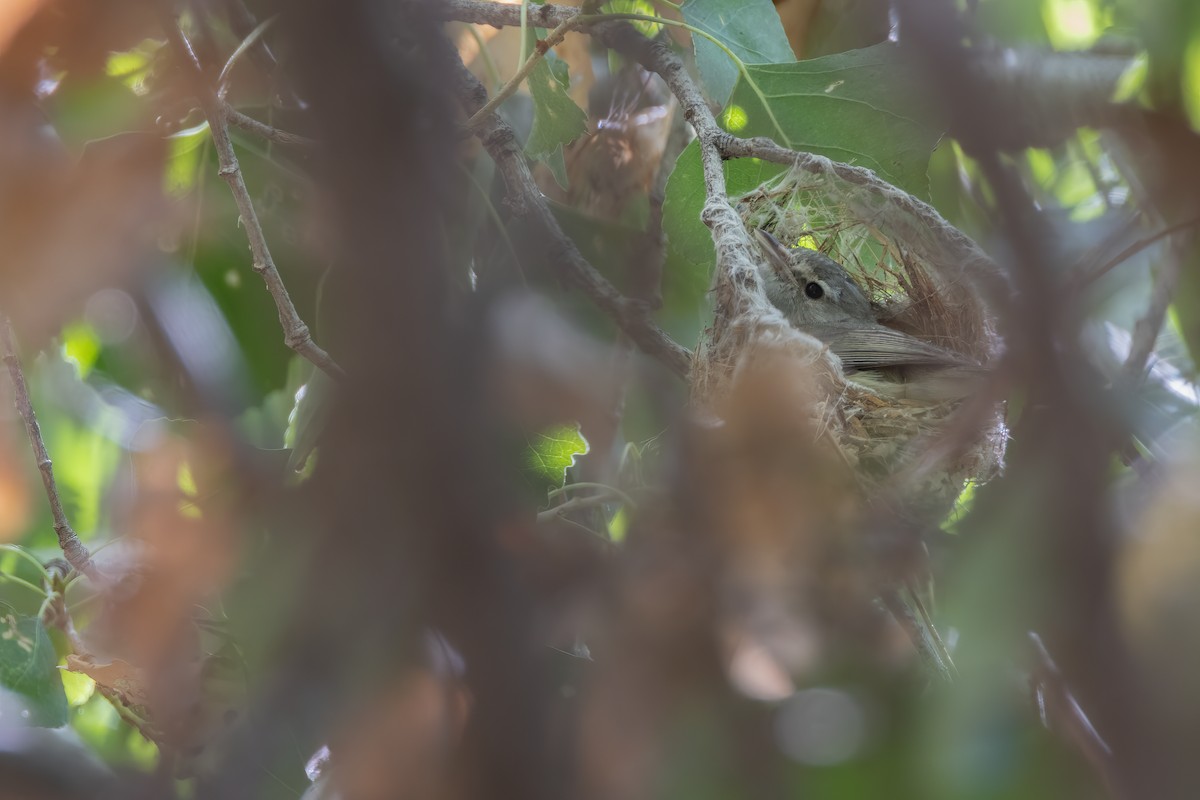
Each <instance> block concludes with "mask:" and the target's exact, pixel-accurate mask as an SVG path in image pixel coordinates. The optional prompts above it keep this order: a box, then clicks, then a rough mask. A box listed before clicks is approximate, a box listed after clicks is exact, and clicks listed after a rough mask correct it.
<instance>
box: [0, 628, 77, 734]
mask: <svg viewBox="0 0 1200 800" xmlns="http://www.w3.org/2000/svg"><path fill="white" fill-rule="evenodd" d="M57 663H58V658H57V657H56V656H55V654H54V645H53V644H52V643H51V642H50V637H49V636H48V635H47V633H46V629H45V628H44V627H42V623H41V622H40V621H39V620H38V619H37V618H36V617H25V616H18V615H17V614H15V613H14V612H12V611H11V610H9V609H7V608H3V607H0V689H3V690H7V694H8V698H9V699H10V700H15V701H16V703H17V704H18V705H19V706H20V709H19V711H18V715H19V717H20V721H21V722H22V723H25V724H28V725H36V726H39V727H44V728H57V727H59V726H61V725H66V724H67V694H66V692H65V691H63V683H62V677H61V676H60V675H59V673H58V667H57V666H56V665H57ZM3 694H5V692H0V696H2V695H3ZM5 710H6V711H7V710H8V708H7V703H6V704H5Z"/></svg>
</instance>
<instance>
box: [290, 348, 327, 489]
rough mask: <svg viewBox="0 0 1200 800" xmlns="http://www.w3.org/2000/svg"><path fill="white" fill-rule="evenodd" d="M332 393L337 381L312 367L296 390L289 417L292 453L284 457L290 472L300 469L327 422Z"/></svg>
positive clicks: (313, 448)
mask: <svg viewBox="0 0 1200 800" xmlns="http://www.w3.org/2000/svg"><path fill="white" fill-rule="evenodd" d="M336 392H337V384H336V383H335V382H334V380H333V378H331V377H329V376H328V375H326V374H325V373H324V372H323V371H321V370H319V369H314V370H313V371H312V374H311V375H310V376H309V378H308V382H307V383H306V384H305V385H304V391H303V392H297V393H296V395H295V397H296V398H298V399H297V400H296V406H295V409H294V410H293V411H292V415H291V417H290V423H291V431H292V441H291V442H290V444H291V447H292V453H291V455H290V456H289V457H288V469H290V470H292V471H293V472H300V471H302V470H303V469H304V465H305V464H306V463H308V457H309V456H310V455H312V451H313V450H315V449H316V447H317V442H318V441H319V440H320V438H321V434H322V433H323V432H324V431H325V425H326V423H327V422H328V421H329V412H330V410H332V408H333V400H334V395H335V393H336Z"/></svg>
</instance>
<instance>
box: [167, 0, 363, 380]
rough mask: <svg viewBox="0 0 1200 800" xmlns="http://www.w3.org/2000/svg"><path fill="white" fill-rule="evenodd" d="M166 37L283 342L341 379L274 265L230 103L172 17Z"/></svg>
mask: <svg viewBox="0 0 1200 800" xmlns="http://www.w3.org/2000/svg"><path fill="white" fill-rule="evenodd" d="M163 29H164V31H165V32H166V36H167V41H168V42H169V43H170V44H171V47H173V48H174V49H175V51H176V52H177V53H178V54H179V56H180V58H181V59H182V60H183V61H184V62H186V67H185V68H186V69H188V71H190V73H191V75H192V83H193V90H194V92H195V94H196V98H197V99H198V100H199V101H200V106H201V108H202V109H203V110H204V116H205V117H206V118H207V119H208V126H209V130H210V131H211V132H212V137H213V144H214V145H215V146H216V149H217V159H218V162H219V163H220V169H219V170H218V174H219V175H220V176H221V177H222V178H224V179H225V182H226V183H227V184H229V190H230V191H231V192H233V199H234V201H235V202H236V203H237V207H238V213H239V214H240V215H241V218H242V224H243V225H244V226H245V228H246V238H247V239H249V240H250V252H251V253H252V255H253V257H254V271H255V272H257V273H258V274H259V275H261V276H262V279H263V281H264V282H265V283H266V284H267V291H269V292H270V293H271V297H272V298H273V299H274V300H275V308H276V310H278V312H279V323H280V325H282V326H283V334H284V336H283V341H284V343H285V344H287V346H288V347H290V348H291V349H292V350H295V351H296V352H297V353H299V354H300V355H301V356H303V357H304V358H306V359H308V360H309V361H311V362H312V363H313V364H315V365H316V366H318V367H319V368H320V369H321V370H323V371H324V372H325V373H326V374H328V375H329V376H330V377H333V378H335V379H339V378H341V377H343V376H344V375H345V373H344V372H343V371H342V368H341V367H339V366H338V365H337V364H336V363H335V362H334V360H333V359H332V358H331V357H330V356H329V354H328V353H326V352H325V351H324V350H322V349H321V348H320V347H319V346H318V345H317V343H316V342H315V341H313V337H312V334H311V333H310V332H309V330H308V326H307V325H305V324H304V320H302V319H301V318H300V314H299V313H298V312H297V311H296V306H295V304H293V303H292V298H291V297H290V296H289V295H288V291H287V287H286V286H284V284H283V278H282V276H280V274H279V270H278V269H277V268H276V267H275V260H274V259H273V258H272V257H271V251H270V250H269V249H268V247H267V239H266V236H265V235H264V233H263V229H262V224H261V223H260V222H259V221H258V215H257V214H256V213H255V211H254V203H253V202H252V201H251V199H250V191H249V190H248V189H247V188H246V181H245V180H244V179H243V178H242V170H241V167H239V166H238V161H237V155H236V154H235V153H234V150H233V141H232V140H231V139H230V138H229V126H228V124H227V123H226V121H225V106H224V104H223V103H222V102H221V100H220V99H218V97H217V94H216V91H215V90H214V89H213V88H212V86H210V85H209V84H208V81H207V80H206V79H205V76H204V69H203V67H202V66H201V64H200V60H199V59H198V58H197V57H196V53H195V51H194V50H192V46H191V44H190V43H189V42H188V40H187V37H186V36H185V35H184V33H183V30H182V29H181V28H180V27H179V23H178V22H177V21H176V20H175V19H174V18H173V17H170V16H168V17H167V18H166V19H164V21H163Z"/></svg>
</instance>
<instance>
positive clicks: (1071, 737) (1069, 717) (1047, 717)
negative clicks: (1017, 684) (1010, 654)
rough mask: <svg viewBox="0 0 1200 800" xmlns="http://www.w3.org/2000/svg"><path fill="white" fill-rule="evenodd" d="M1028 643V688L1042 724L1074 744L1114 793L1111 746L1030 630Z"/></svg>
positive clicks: (1114, 779)
mask: <svg viewBox="0 0 1200 800" xmlns="http://www.w3.org/2000/svg"><path fill="white" fill-rule="evenodd" d="M1029 644H1030V649H1031V650H1032V652H1033V662H1034V663H1033V667H1032V669H1031V670H1030V672H1029V687H1030V689H1031V691H1032V692H1033V695H1034V701H1035V703H1036V705H1037V711H1038V716H1039V717H1040V718H1041V722H1042V725H1044V726H1045V727H1046V729H1047V730H1051V731H1055V732H1057V733H1059V734H1061V735H1063V737H1064V738H1066V739H1067V740H1068V741H1069V742H1070V743H1071V744H1072V745H1074V746H1075V747H1076V748H1077V749H1078V750H1079V752H1080V753H1082V754H1083V757H1084V758H1086V759H1087V760H1088V762H1089V763H1090V764H1091V765H1092V767H1093V768H1094V769H1095V770H1096V772H1098V773H1099V774H1100V776H1101V778H1103V780H1104V782H1105V783H1106V784H1107V785H1108V788H1109V790H1110V791H1112V792H1113V794H1114V795H1115V794H1116V791H1115V789H1116V786H1117V781H1116V776H1115V774H1114V769H1113V757H1112V749H1111V748H1110V747H1109V746H1108V743H1107V742H1105V741H1104V739H1103V738H1102V737H1101V736H1100V734H1099V733H1098V732H1097V731H1096V728H1095V727H1094V726H1093V725H1092V722H1091V720H1089V719H1088V716H1087V714H1086V713H1084V711H1083V709H1082V708H1081V707H1080V705H1079V702H1078V701H1077V700H1076V699H1075V695H1074V694H1073V693H1072V692H1071V689H1070V687H1069V686H1068V685H1067V682H1066V679H1065V678H1064V677H1063V674H1062V672H1061V671H1060V670H1059V668H1058V665H1057V664H1056V663H1054V659H1053V658H1051V657H1050V653H1049V652H1048V651H1047V650H1046V646H1045V644H1043V643H1042V639H1041V637H1040V636H1038V635H1037V634H1036V633H1034V632H1033V631H1029Z"/></svg>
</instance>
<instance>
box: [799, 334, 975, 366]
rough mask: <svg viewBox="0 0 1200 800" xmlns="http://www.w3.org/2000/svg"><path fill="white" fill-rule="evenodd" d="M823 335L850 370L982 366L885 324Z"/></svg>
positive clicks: (830, 347)
mask: <svg viewBox="0 0 1200 800" xmlns="http://www.w3.org/2000/svg"><path fill="white" fill-rule="evenodd" d="M820 338H821V339H823V340H824V341H825V342H826V343H827V344H828V345H829V349H830V350H832V351H833V352H834V354H835V355H836V356H837V357H838V358H840V359H841V360H842V366H843V367H845V369H846V370H848V371H852V370H866V369H883V368H885V367H901V366H917V365H925V366H932V367H937V366H942V367H949V366H960V367H968V366H978V364H975V363H974V362H973V361H971V360H970V359H968V358H966V357H965V356H961V355H959V354H958V353H953V352H951V351H949V350H944V349H942V348H941V347H937V346H936V345H932V344H929V343H928V342H924V341H921V340H920V339H917V338H916V337H914V336H909V335H908V334H907V333H901V332H900V331H898V330H894V329H892V328H885V327H884V326H882V325H876V326H873V327H862V328H855V329H848V330H839V331H836V332H832V333H830V334H828V335H826V336H821V337H820Z"/></svg>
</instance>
